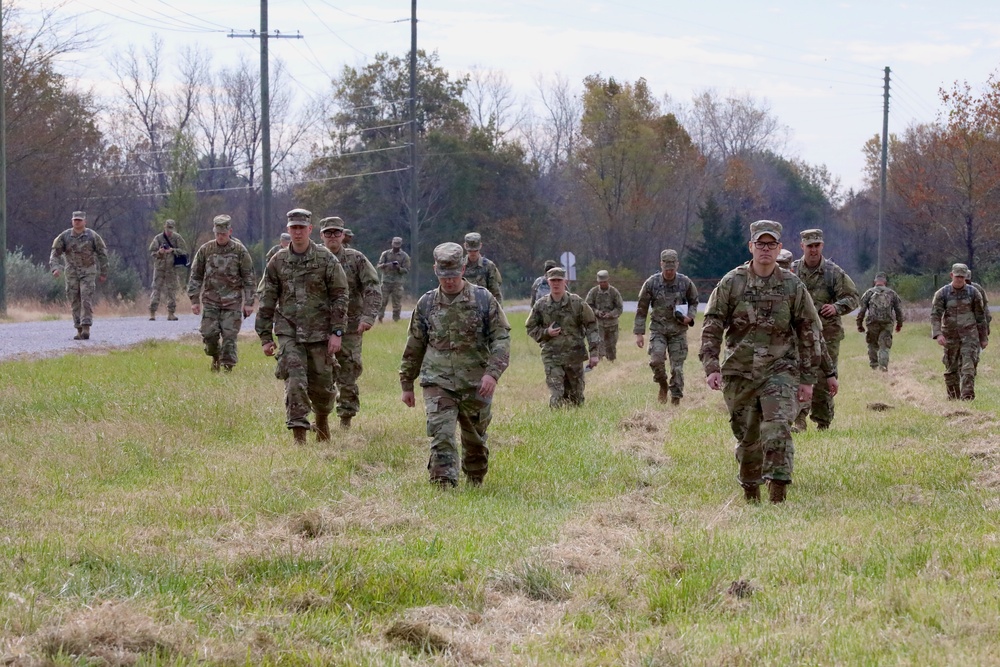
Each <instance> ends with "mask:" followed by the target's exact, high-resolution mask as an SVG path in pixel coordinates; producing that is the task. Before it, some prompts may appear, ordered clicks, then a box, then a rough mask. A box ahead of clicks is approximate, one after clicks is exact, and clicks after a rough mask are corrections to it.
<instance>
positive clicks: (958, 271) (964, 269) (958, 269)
mask: <svg viewBox="0 0 1000 667" xmlns="http://www.w3.org/2000/svg"><path fill="white" fill-rule="evenodd" d="M951 275H953V276H962V277H963V278H969V277H971V276H972V271H969V267H968V266H966V265H965V264H952V265H951Z"/></svg>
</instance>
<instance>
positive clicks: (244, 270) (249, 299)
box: [240, 247, 257, 308]
mask: <svg viewBox="0 0 1000 667" xmlns="http://www.w3.org/2000/svg"><path fill="white" fill-rule="evenodd" d="M240 276H242V277H243V307H244V308H253V302H254V299H255V298H256V297H257V289H256V287H257V281H256V280H255V279H254V275H253V257H251V256H250V251H249V250H247V249H246V248H245V247H244V248H243V251H242V252H241V253H240Z"/></svg>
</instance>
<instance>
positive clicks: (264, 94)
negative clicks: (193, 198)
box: [229, 0, 302, 266]
mask: <svg viewBox="0 0 1000 667" xmlns="http://www.w3.org/2000/svg"><path fill="white" fill-rule="evenodd" d="M229 37H249V38H251V39H253V38H259V39H260V124H261V136H260V139H261V149H260V157H261V179H262V181H261V194H262V197H261V199H262V204H263V206H262V208H263V211H261V216H260V258H261V266H263V262H264V257H265V256H266V255H267V225H268V223H269V222H270V221H271V91H270V75H269V74H268V60H267V42H268V40H269V39H302V35H300V34H298V33H296V34H294V35H282V34H281V33H280V32H279V31H277V30H275V31H274V34H273V35H269V34H268V33H267V0H260V34H257V33H255V32H254V31H253V30H251V31H250V32H249V33H248V34H241V35H237V34H236V33H232V32H231V33H229Z"/></svg>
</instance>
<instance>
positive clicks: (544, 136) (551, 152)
mask: <svg viewBox="0 0 1000 667" xmlns="http://www.w3.org/2000/svg"><path fill="white" fill-rule="evenodd" d="M535 87H536V88H537V89H538V94H539V98H540V101H541V103H542V107H543V108H544V110H545V111H544V113H543V114H541V115H537V114H536V113H535V112H533V111H531V112H528V114H527V117H526V121H525V123H524V124H523V130H522V133H521V134H522V136H523V138H524V143H525V147H526V148H527V151H528V156H529V157H530V158H531V159H532V160H533V161H534V162H536V163H537V164H539V165H540V166H541V167H542V170H543V171H552V170H557V169H559V168H560V167H561V166H563V165H566V164H567V163H569V162H570V161H571V160H572V157H573V155H574V153H575V151H576V146H577V144H578V143H579V136H580V119H581V117H582V115H583V106H582V104H581V102H580V97H579V95H578V94H577V93H576V92H574V91H573V90H572V88H571V86H570V83H569V80H568V79H567V78H566V77H565V76H563V75H561V74H556V75H555V78H554V79H553V81H551V82H546V81H545V80H544V79H543V78H542V77H541V76H540V75H539V76H538V77H536V78H535Z"/></svg>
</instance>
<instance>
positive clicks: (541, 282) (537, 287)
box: [530, 276, 552, 306]
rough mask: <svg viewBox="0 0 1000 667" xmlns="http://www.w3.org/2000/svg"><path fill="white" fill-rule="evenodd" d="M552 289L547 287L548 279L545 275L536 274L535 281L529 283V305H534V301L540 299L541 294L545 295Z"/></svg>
mask: <svg viewBox="0 0 1000 667" xmlns="http://www.w3.org/2000/svg"><path fill="white" fill-rule="evenodd" d="M551 291H552V290H551V289H550V288H549V281H548V279H547V278H546V277H545V276H538V277H537V278H535V282H533V283H531V304H530V305H531V306H534V305H535V302H536V301H538V300H539V299H541V298H542V297H543V296H547V295H548V294H549V292H551Z"/></svg>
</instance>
